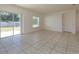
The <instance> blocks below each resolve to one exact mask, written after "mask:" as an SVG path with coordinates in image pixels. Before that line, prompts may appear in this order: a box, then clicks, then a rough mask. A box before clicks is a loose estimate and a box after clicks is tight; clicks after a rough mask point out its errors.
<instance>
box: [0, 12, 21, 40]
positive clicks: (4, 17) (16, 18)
mask: <svg viewBox="0 0 79 59" xmlns="http://www.w3.org/2000/svg"><path fill="white" fill-rule="evenodd" d="M20 19H21V16H20V15H19V14H14V13H10V12H5V11H0V38H4V37H9V36H12V35H16V34H20V33H21V32H20V29H21V28H20V27H21V26H20V23H21V22H20Z"/></svg>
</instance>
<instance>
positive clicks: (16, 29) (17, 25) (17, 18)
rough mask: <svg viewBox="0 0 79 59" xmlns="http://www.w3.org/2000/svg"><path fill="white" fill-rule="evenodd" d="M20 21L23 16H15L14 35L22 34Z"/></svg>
mask: <svg viewBox="0 0 79 59" xmlns="http://www.w3.org/2000/svg"><path fill="white" fill-rule="evenodd" d="M20 19H21V15H19V14H14V35H16V34H20V33H21V30H20V29H21V28H20V27H21V26H20V23H21V22H20Z"/></svg>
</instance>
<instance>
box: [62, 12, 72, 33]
mask: <svg viewBox="0 0 79 59" xmlns="http://www.w3.org/2000/svg"><path fill="white" fill-rule="evenodd" d="M70 16H71V14H70V13H64V14H63V20H62V26H63V31H66V32H71V27H72V26H71V25H72V19H71V18H72V17H70Z"/></svg>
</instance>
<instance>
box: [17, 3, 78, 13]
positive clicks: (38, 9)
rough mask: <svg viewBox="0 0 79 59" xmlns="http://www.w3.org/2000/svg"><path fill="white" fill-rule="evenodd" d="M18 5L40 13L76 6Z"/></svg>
mask: <svg viewBox="0 0 79 59" xmlns="http://www.w3.org/2000/svg"><path fill="white" fill-rule="evenodd" d="M17 6H20V7H24V8H27V9H30V10H33V11H36V12H40V13H51V12H56V11H63V10H66V9H71V8H74V6H73V5H72V4H17ZM75 6H78V5H75ZM78 7H79V6H78Z"/></svg>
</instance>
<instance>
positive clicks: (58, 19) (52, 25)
mask: <svg viewBox="0 0 79 59" xmlns="http://www.w3.org/2000/svg"><path fill="white" fill-rule="evenodd" d="M44 25H45V29H47V30H52V31H59V32H61V31H62V15H61V13H54V14H49V15H47V16H45V20H44Z"/></svg>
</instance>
